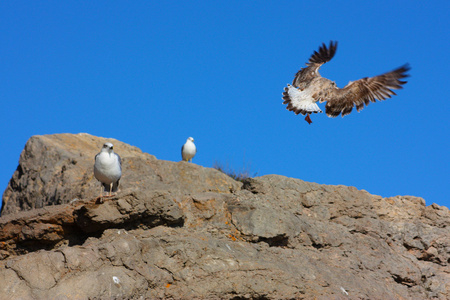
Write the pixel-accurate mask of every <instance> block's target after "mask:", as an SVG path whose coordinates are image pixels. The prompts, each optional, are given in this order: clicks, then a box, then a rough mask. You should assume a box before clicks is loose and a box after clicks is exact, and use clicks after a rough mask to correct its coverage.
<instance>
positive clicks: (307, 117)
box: [305, 114, 312, 124]
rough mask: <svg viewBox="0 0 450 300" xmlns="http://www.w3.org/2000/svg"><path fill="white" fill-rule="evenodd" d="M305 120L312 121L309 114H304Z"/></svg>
mask: <svg viewBox="0 0 450 300" xmlns="http://www.w3.org/2000/svg"><path fill="white" fill-rule="evenodd" d="M305 121H306V122H308V124H311V123H312V121H311V118H310V117H309V114H307V115H306V117H305Z"/></svg>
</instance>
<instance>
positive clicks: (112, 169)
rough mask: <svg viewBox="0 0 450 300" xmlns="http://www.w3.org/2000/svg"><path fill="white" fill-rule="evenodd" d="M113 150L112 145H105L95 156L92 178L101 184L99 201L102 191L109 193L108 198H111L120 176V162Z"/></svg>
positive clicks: (101, 197)
mask: <svg viewBox="0 0 450 300" xmlns="http://www.w3.org/2000/svg"><path fill="white" fill-rule="evenodd" d="M113 149H114V146H113V144H111V143H105V144H104V145H103V147H102V149H101V150H100V152H99V153H98V154H97V155H95V164H94V176H95V178H97V180H98V181H100V183H101V192H100V197H99V198H100V199H103V191H109V197H111V196H113V195H112V192H116V191H117V188H118V187H119V180H120V177H121V176H122V160H121V159H120V156H119V154H117V153H114V150H113Z"/></svg>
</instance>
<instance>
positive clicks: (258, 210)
mask: <svg viewBox="0 0 450 300" xmlns="http://www.w3.org/2000/svg"><path fill="white" fill-rule="evenodd" d="M104 141H105V139H102V138H97V137H93V136H90V135H86V134H81V135H69V134H67V135H66V134H65V135H53V136H44V137H32V138H31V139H30V141H29V142H28V143H27V146H26V147H25V150H24V152H23V153H22V155H21V160H20V165H19V167H18V171H16V172H15V173H14V175H13V178H12V179H11V182H10V185H9V186H8V188H7V190H6V191H5V193H4V196H3V200H4V203H6V205H7V207H6V208H5V209H4V211H3V216H2V217H1V218H0V258H1V260H0V281H1V282H2V284H1V287H0V295H2V296H1V297H3V298H5V299H94V298H95V299H105V298H106V299H247V298H248V299H314V298H316V299H347V298H350V299H433V298H435V299H449V298H450V273H449V269H450V268H449V264H450V261H449V260H450V229H449V224H450V213H449V210H448V209H447V208H446V207H440V206H438V205H435V204H433V205H430V206H428V207H426V206H425V202H424V200H423V199H421V198H417V197H411V196H404V197H402V196H397V197H391V198H382V197H379V196H374V195H370V194H369V193H367V192H365V191H361V190H357V189H355V188H353V187H346V186H330V185H319V184H315V183H309V182H305V181H302V180H300V179H293V178H287V177H283V176H278V175H267V176H262V177H257V178H253V179H248V180H246V181H244V182H243V183H240V182H236V181H234V180H233V179H231V178H229V177H228V176H226V175H224V174H222V173H220V172H218V171H217V170H213V169H208V168H202V167H200V166H197V165H195V164H189V163H185V162H177V163H175V162H168V161H160V160H157V159H156V158H154V157H153V156H151V155H149V154H146V153H142V152H141V151H140V150H139V149H137V148H135V147H132V146H129V145H126V144H122V143H120V142H118V141H113V143H114V145H115V147H114V148H115V149H116V150H117V152H118V153H119V154H120V155H121V156H122V159H123V162H124V173H123V174H124V175H123V180H121V190H120V191H119V193H118V194H117V195H116V196H115V197H113V198H111V199H107V200H105V201H104V203H98V202H97V201H96V199H95V198H96V196H97V194H98V191H99V188H100V187H99V185H97V182H95V179H93V176H92V164H93V155H95V153H96V152H98V149H99V147H100V146H101V145H102V144H103V143H104ZM109 141H111V140H109ZM92 145H93V146H92ZM98 145H100V146H98ZM116 145H117V146H116ZM89 147H91V148H92V149H91V150H89V151H91V152H89V151H87V150H86V149H88V148H89ZM42 149H45V151H42ZM119 149H120V151H119ZM43 152H47V153H43ZM88 152H89V153H88ZM91 154H92V155H91ZM73 161H76V163H75V164H74V163H72V162H73ZM63 166H65V167H63ZM62 169H64V171H62ZM61 174H64V175H61ZM52 176H53V177H52ZM74 197H75V198H74ZM74 199H77V200H76V201H72V200H74ZM55 204H59V205H55ZM49 205H50V206H49ZM1 297H0V298H1Z"/></svg>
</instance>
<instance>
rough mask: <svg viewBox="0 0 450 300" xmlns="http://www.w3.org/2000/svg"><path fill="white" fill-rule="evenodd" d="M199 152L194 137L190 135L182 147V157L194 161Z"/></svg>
mask: <svg viewBox="0 0 450 300" xmlns="http://www.w3.org/2000/svg"><path fill="white" fill-rule="evenodd" d="M196 153H197V148H196V147H195V144H194V138H192V137H189V138H188V139H187V140H186V143H185V144H184V145H183V146H182V147H181V158H182V159H183V160H184V161H188V162H192V158H193V157H194V156H195V154H196Z"/></svg>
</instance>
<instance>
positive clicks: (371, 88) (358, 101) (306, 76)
mask: <svg viewBox="0 0 450 300" xmlns="http://www.w3.org/2000/svg"><path fill="white" fill-rule="evenodd" d="M336 49H337V42H332V41H331V42H330V45H329V46H328V47H327V46H326V45H325V43H323V44H322V46H321V47H320V48H319V51H314V53H313V55H312V56H311V58H310V59H309V61H308V62H307V63H306V67H304V68H302V69H300V71H298V72H297V74H295V78H294V81H293V82H292V85H290V84H288V86H287V87H285V88H284V92H283V100H284V101H283V104H287V107H286V109H288V110H290V111H293V112H294V113H295V114H296V115H298V114H302V115H306V117H305V120H306V121H307V122H308V123H309V124H311V123H312V121H311V119H310V117H309V115H310V114H311V113H321V112H322V110H321V109H320V108H319V106H318V105H317V103H316V102H319V103H322V102H327V103H326V105H325V112H326V114H327V116H328V117H333V118H334V117H337V116H339V115H342V117H344V116H346V115H348V114H349V113H351V112H352V110H353V107H354V106H356V110H357V111H358V112H359V111H360V110H362V109H363V108H364V105H366V106H367V105H369V103H370V102H376V100H386V99H387V98H391V96H392V95H396V94H395V93H394V91H393V90H398V89H401V88H402V85H403V84H405V83H406V81H402V80H401V79H403V78H405V77H408V76H409V75H408V74H406V72H407V71H408V70H409V69H410V68H409V65H408V64H405V65H403V66H401V67H399V68H398V69H395V70H393V71H391V72H387V73H384V74H382V75H378V76H375V77H365V78H362V79H359V80H356V81H350V82H349V83H348V84H347V85H346V86H345V87H344V88H342V89H341V88H338V87H337V86H336V83H335V82H334V81H331V80H329V79H327V78H323V77H322V76H320V74H319V68H320V67H321V66H322V65H323V64H324V63H326V62H328V61H330V60H331V59H332V58H333V56H334V54H335V53H336Z"/></svg>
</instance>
